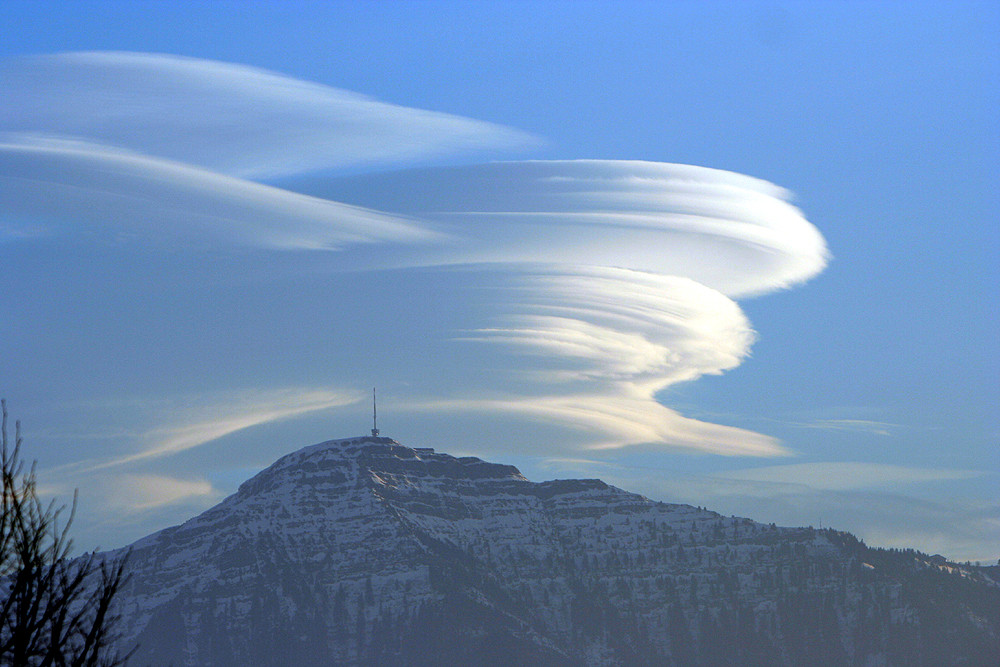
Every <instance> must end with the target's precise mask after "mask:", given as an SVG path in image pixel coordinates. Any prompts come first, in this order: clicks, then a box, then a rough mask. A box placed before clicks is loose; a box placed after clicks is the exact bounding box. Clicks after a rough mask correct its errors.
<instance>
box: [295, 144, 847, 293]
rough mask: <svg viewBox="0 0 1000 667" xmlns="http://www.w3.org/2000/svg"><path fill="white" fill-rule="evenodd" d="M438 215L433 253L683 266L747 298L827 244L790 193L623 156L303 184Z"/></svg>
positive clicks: (678, 272)
mask: <svg viewBox="0 0 1000 667" xmlns="http://www.w3.org/2000/svg"><path fill="white" fill-rule="evenodd" d="M304 188H305V189H306V190H307V191H309V192H313V193H315V194H319V195H321V196H332V197H334V198H349V199H350V198H358V200H359V201H362V202H368V203H369V204H371V205H374V204H375V203H376V202H377V203H378V207H379V208H380V209H382V210H391V211H396V212H400V213H407V214H411V215H414V216H418V217H421V218H424V219H428V220H434V221H436V222H438V223H440V224H442V225H446V227H445V228H446V229H447V230H449V231H451V232H452V233H454V235H455V236H457V237H459V238H461V239H462V240H463V242H462V243H461V244H455V245H449V246H443V247H441V249H440V250H439V251H437V252H435V251H434V250H429V251H428V252H427V253H426V255H427V258H428V261H431V260H433V261H439V262H553V261H557V262H559V263H561V264H570V265H593V266H613V267H621V268H628V269H634V270H637V271H645V272H650V273H655V274H660V275H672V276H683V277H686V278H690V279H692V280H694V281H697V282H699V283H702V284H703V285H706V286H707V287H711V288H713V289H715V290H718V291H720V292H722V293H724V294H726V295H729V296H733V297H737V296H748V295H753V294H761V293H764V292H768V291H771V290H774V289H780V288H784V287H789V286H791V285H794V284H796V283H799V282H802V281H804V280H807V279H809V278H811V277H813V276H815V275H816V274H817V273H818V272H819V271H821V270H822V269H823V267H824V266H825V265H826V262H827V258H828V252H827V248H826V243H825V241H824V240H823V237H822V235H821V234H820V233H819V231H818V230H817V229H816V228H815V227H814V226H813V225H812V224H810V223H809V222H808V221H807V220H806V219H805V218H804V217H803V215H802V212H801V211H799V210H798V209H797V208H796V207H795V206H793V205H792V204H790V203H789V201H788V199H789V194H788V192H787V191H785V190H783V189H782V188H779V187H777V186H775V185H772V184H771V183H768V182H766V181H762V180H760V179H756V178H751V177H749V176H743V175H741V174H736V173H733V172H728V171H722V170H719V169H708V168H705V167H695V166H691V165H683V164H665V163H659V162H638V161H625V160H569V161H565V160H564V161H534V162H502V163H494V164H486V165H475V166H468V167H460V168H437V169H422V170H410V171H404V172H398V173H394V174H369V175H365V176H358V177H354V178H350V179H341V180H339V181H329V180H327V181H314V182H307V183H306V185H305V186H304Z"/></svg>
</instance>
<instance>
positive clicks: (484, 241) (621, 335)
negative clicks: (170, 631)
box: [0, 53, 827, 508]
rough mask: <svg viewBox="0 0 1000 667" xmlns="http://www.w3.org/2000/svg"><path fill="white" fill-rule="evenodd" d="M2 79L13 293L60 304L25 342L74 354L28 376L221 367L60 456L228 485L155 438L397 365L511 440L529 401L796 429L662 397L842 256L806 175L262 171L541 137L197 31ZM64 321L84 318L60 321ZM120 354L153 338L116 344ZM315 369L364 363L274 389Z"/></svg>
mask: <svg viewBox="0 0 1000 667" xmlns="http://www.w3.org/2000/svg"><path fill="white" fill-rule="evenodd" d="M0 86H2V88H3V90H4V92H5V94H4V96H3V98H2V99H0V208H2V210H3V214H2V217H0V233H3V234H4V235H5V236H4V237H2V238H3V240H5V241H6V243H4V244H3V245H0V252H4V253H8V255H7V256H6V257H5V259H8V260H11V261H12V262H13V264H9V265H16V266H18V267H22V270H25V271H28V272H29V273H30V272H31V271H37V272H38V273H37V275H34V276H32V275H29V276H26V277H25V276H18V277H17V279H15V278H8V283H9V284H7V285H6V286H5V287H7V288H8V292H9V293H11V297H12V301H11V302H10V303H11V304H15V303H27V302H30V303H31V304H34V305H33V306H32V308H30V309H28V311H29V314H30V317H29V318H26V319H28V320H29V321H28V322H27V323H26V324H25V328H24V329H23V330H17V331H14V330H11V331H10V332H9V333H10V334H11V335H10V336H9V337H8V340H12V341H14V343H13V344H14V345H15V347H16V352H17V353H18V354H19V356H20V357H21V358H23V359H34V360H36V362H37V363H38V364H51V363H52V362H51V361H50V360H51V359H53V358H60V359H66V360H68V363H67V365H65V366H64V367H62V370H60V368H59V365H58V364H52V365H51V366H48V365H46V366H45V368H46V370H50V371H52V375H53V377H52V380H51V386H50V387H49V389H48V390H46V389H45V381H44V379H42V380H39V379H38V378H37V377H36V376H32V378H31V382H34V383H35V385H38V386H41V389H39V391H42V392H43V393H44V392H45V391H51V392H55V391H57V385H58V383H59V382H60V378H58V377H56V376H57V375H58V373H59V372H63V373H64V374H70V373H74V374H75V375H73V383H74V386H83V387H84V388H85V389H86V390H87V391H90V390H91V388H93V391H95V392H100V391H108V389H107V387H109V386H116V385H117V383H125V384H127V388H125V389H123V390H122V391H125V392H127V394H126V395H133V396H139V397H142V396H163V395H164V394H165V393H166V395H169V390H165V389H163V388H162V386H163V385H164V384H165V383H167V382H169V384H170V386H172V387H174V388H175V389H174V390H175V391H178V390H177V389H176V388H177V387H186V388H189V389H190V388H192V387H199V386H202V385H205V386H211V388H212V389H211V391H213V392H216V393H209V394H207V395H206V396H205V398H204V399H203V401H202V403H203V405H202V406H201V409H200V410H195V411H191V410H186V411H171V412H170V413H169V414H162V415H160V416H159V417H158V421H155V422H148V420H147V421H145V422H143V423H141V424H139V425H138V426H135V425H134V424H136V422H137V421H142V420H136V419H131V420H130V419H129V418H127V417H126V416H122V415H120V416H118V417H117V418H118V419H119V420H120V423H118V424H115V425H112V424H106V425H105V427H106V429H107V431H108V432H132V433H134V437H131V438H124V439H125V440H129V442H128V443H127V444H125V445H123V447H122V449H121V450H120V451H119V450H115V451H113V452H105V453H104V454H103V455H97V454H94V453H93V451H91V452H89V453H88V455H87V456H79V457H78V458H77V460H76V463H75V464H73V465H71V466H69V467H67V468H64V469H62V471H61V472H58V471H57V472H58V474H59V475H62V478H65V479H66V480H69V479H70V478H71V477H72V475H74V474H75V475H85V474H86V475H94V474H100V475H104V476H108V475H112V476H113V475H114V474H119V473H115V471H121V472H120V474H119V477H120V476H121V475H127V476H128V478H127V479H125V478H122V479H124V481H123V484H125V486H127V487H128V488H130V489H132V490H133V491H136V493H133V492H131V491H130V492H129V494H130V495H129V494H127V495H129V497H130V498H132V497H133V496H134V498H133V500H130V501H128V502H130V503H131V506H133V507H135V508H154V507H163V506H167V505H171V504H172V503H175V502H179V500H181V499H184V498H188V499H192V498H193V499H202V500H204V499H206V498H209V497H213V496H212V494H213V493H214V491H213V490H212V487H211V486H210V485H208V483H207V482H205V481H204V478H203V476H202V475H201V474H199V471H197V470H194V469H175V470H173V474H172V475H163V471H162V470H160V469H159V468H158V467H157V466H161V465H163V463H164V461H166V460H178V459H181V458H184V457H189V458H192V460H194V458H196V456H197V455H196V453H195V451H194V450H199V451H200V450H202V449H203V448H202V447H201V446H202V445H204V444H206V443H208V442H213V441H219V440H220V439H221V440H224V439H225V436H227V435H230V434H232V433H235V432H237V431H240V430H244V429H249V428H250V427H254V426H257V427H260V426H263V425H266V424H269V423H273V422H276V421H286V422H287V421H292V420H299V421H302V420H307V419H309V418H310V416H311V415H314V414H316V413H321V412H323V411H324V410H331V409H333V408H336V407H339V406H344V405H350V404H352V403H353V402H355V401H357V400H358V398H359V397H361V396H363V395H365V394H363V393H360V392H359V391H358V390H357V389H356V388H357V387H359V386H367V385H368V384H369V382H370V381H373V380H374V381H381V380H386V381H388V382H390V383H392V382H395V383H396V385H395V394H396V397H397V401H396V405H397V407H398V409H399V410H400V412H403V411H408V412H409V414H413V415H418V414H423V415H427V414H431V413H434V414H438V415H442V416H444V417H447V418H448V419H453V418H457V419H463V420H465V421H467V422H472V423H475V422H476V421H477V420H480V419H484V418H485V419H494V420H495V419H499V420H500V421H501V422H502V429H501V431H498V432H502V433H504V435H503V437H504V439H506V434H507V433H509V432H510V431H511V429H513V428H514V425H515V424H522V425H523V424H528V425H539V426H544V427H545V428H548V429H550V431H549V432H550V433H552V432H554V431H558V432H560V433H561V434H562V435H561V437H553V438H551V439H549V440H547V444H546V445H544V447H547V448H548V450H549V451H550V453H559V454H560V455H566V456H569V455H571V454H572V453H573V452H578V451H579V450H581V449H584V448H590V449H591V450H595V451H596V450H608V449H613V448H620V447H624V446H627V445H639V444H641V445H646V446H655V447H672V448H678V449H680V450H683V451H689V452H707V453H712V454H721V455H730V456H778V455H783V454H788V453H789V452H788V451H787V450H786V449H785V448H784V447H783V446H782V445H781V443H780V442H778V441H777V440H776V439H774V438H772V437H769V436H767V435H763V434H758V433H753V432H750V431H746V430H743V429H738V428H734V427H731V426H727V425H720V424H712V423H708V422H704V421H699V420H696V419H692V418H690V417H686V416H684V415H682V414H680V413H678V412H677V411H675V410H672V409H670V408H669V407H667V406H665V405H663V404H662V403H661V402H660V401H658V400H657V396H658V395H660V392H662V390H663V389H665V388H667V387H670V386H672V385H675V384H677V383H680V382H688V381H692V380H696V379H697V378H699V377H701V376H704V375H706V374H719V373H723V372H725V371H727V370H729V369H732V368H734V367H736V366H738V365H739V364H740V363H741V362H742V361H743V360H744V359H745V358H746V357H747V355H748V354H749V353H750V349H751V346H752V344H753V341H754V339H755V334H754V332H753V330H752V328H751V325H750V323H749V322H748V321H747V318H746V317H745V315H744V314H743V312H742V311H741V309H740V307H739V305H738V303H737V302H736V299H739V298H743V297H748V296H753V295H759V294H764V293H767V292H769V291H773V290H778V289H784V288H787V287H790V286H794V285H796V284H799V283H801V282H803V281H806V280H808V279H809V278H811V277H812V276H814V275H816V274H817V273H818V272H819V271H821V270H822V269H823V267H824V266H825V263H826V261H827V250H826V245H825V242H824V240H823V237H822V236H821V234H820V233H819V232H818V231H817V230H816V229H815V227H813V225H812V224H810V223H809V222H808V221H807V220H806V219H805V218H804V216H803V214H802V212H801V211H799V209H798V208H796V207H795V206H794V205H793V204H791V203H790V196H789V194H788V193H787V192H786V191H785V190H783V189H782V188H780V187H777V186H775V185H772V184H770V183H767V182H765V181H761V180H759V179H755V178H751V177H748V176H743V175H740V174H735V173H732V172H727V171H722V170H718V169H708V168H704V167H695V166H689V165H677V164H666V163H655V162H638V161H618V160H562V161H522V162H500V163H490V164H482V165H473V166H464V167H455V168H418V169H411V170H408V171H402V172H395V173H382V174H367V175H363V176H359V175H355V176H350V177H346V176H342V177H333V176H324V177H322V178H317V177H315V176H314V177H312V178H311V180H299V181H289V182H290V183H292V184H293V185H289V186H287V187H288V188H291V187H293V186H294V191H293V190H292V189H285V188H278V187H275V186H274V185H270V184H265V183H262V182H258V181H257V180H251V179H263V178H269V177H274V176H279V175H281V176H288V175H291V174H307V173H308V172H314V171H316V170H330V169H342V168H351V169H357V168H359V167H363V166H369V167H370V166H372V165H387V164H393V165H396V164H398V165H405V164H406V163H408V162H411V161H420V160H427V159H431V158H439V157H440V156H444V155H451V154H455V153H458V152H466V151H470V150H481V149H491V150H496V149H508V148H514V147H524V146H527V145H529V144H531V142H532V139H531V138H530V137H528V136H527V135H526V134H524V133H521V132H518V131H516V130H511V129H508V128H502V127H498V126H495V125H491V124H489V123H482V122H479V121H475V120H470V119H463V118H458V117H455V116H450V115H446V114H441V113H436V112H429V111H421V110H417V109H408V108H404V107H399V106H394V105H390V104H385V103H382V102H378V101H375V100H371V99H368V98H365V97H362V96H359V95H355V94H353V93H348V92H345V91H340V90H337V89H334V88H330V87H327V86H323V85H320V84H314V83H308V82H302V81H297V80H294V79H290V78H287V77H283V76H281V75H277V74H273V73H269V72H263V71H260V70H256V69H252V68H248V67H242V66H238V65H231V64H225V63H214V62H209V61H202V60H193V59H185V58H178V57H173V56H162V55H151V54H123V53H84V54H66V55H59V56H46V57H39V58H29V59H22V60H19V61H14V62H11V63H8V64H6V65H5V66H3V68H2V70H0ZM32 238H34V239H37V238H43V239H44V238H51V239H63V240H68V241H69V242H68V243H63V244H61V245H60V244H58V243H53V244H46V243H44V242H43V243H26V242H24V240H25V239H32ZM67 248H69V250H68V249H67ZM108 248H113V250H112V251H109V250H108ZM139 249H141V258H142V259H139V260H135V259H128V258H130V257H131V255H130V253H133V252H134V251H137V250H139ZM205 249H210V250H212V251H213V252H210V253H204V252H202V251H204V250H205ZM220 249H221V250H223V251H229V250H231V249H239V250H240V251H246V252H248V253H250V254H248V255H247V256H248V257H250V259H245V260H241V261H224V260H223V259H220V258H221V257H223V256H224V254H225V253H218V252H215V251H218V250H220ZM330 250H333V251H336V252H318V251H330ZM289 251H295V252H289ZM32 253H34V254H32ZM39 259H41V260H42V261H36V260H39ZM234 268H236V269H238V270H239V272H240V274H239V276H238V277H236V278H234V276H233V275H232V271H233V270H234ZM51 271H55V272H56V274H57V275H55V276H53V274H52V273H51ZM59 272H62V273H61V274H60V273H59ZM60 275H62V276H64V279H62V278H60ZM276 276H280V278H276ZM79 303H85V304H86V306H85V307H83V306H80V307H77V304H79ZM67 304H69V312H71V313H72V314H73V317H72V318H71V319H68V316H67V314H66V311H63V310H59V309H60V308H66V307H67ZM5 308H8V309H9V311H5V313H4V314H5V315H12V314H13V313H21V312H22V311H21V310H16V309H15V308H14V306H13V305H8V306H5ZM47 309H48V310H47ZM14 319H16V318H15V317H5V318H4V320H5V321H8V322H9V321H12V320H14ZM67 321H71V322H72V335H64V336H61V337H59V338H58V339H57V340H53V339H52V338H51V336H52V334H51V333H50V332H51V331H52V330H54V328H58V327H53V324H55V325H58V324H59V323H60V322H67ZM32 327H34V328H32ZM55 349H58V352H59V355H54V354H53V351H54V350H55ZM60 355H61V356H60ZM80 355H84V358H86V359H93V360H95V361H94V363H92V364H80V363H78V362H77V359H78V358H80ZM119 359H131V360H138V361H137V362H136V363H133V364H131V365H130V366H129V367H127V368H120V367H119V368H117V370H116V362H118V360H119ZM96 360H100V361H101V362H102V363H98V362H97V361H96ZM3 363H4V364H5V367H3V368H0V371H4V375H5V376H6V377H7V378H8V379H9V381H13V382H17V381H24V382H28V381H29V380H28V377H29V374H30V371H29V370H25V369H26V368H27V366H19V365H18V364H17V363H14V362H9V361H7V360H4V362H3ZM209 368H211V369H212V370H209ZM83 369H86V372H84V370H83ZM143 369H146V370H145V373H144V370H143ZM87 372H89V373H92V374H93V376H89V375H87V374H86V373H87ZM123 374H124V375H126V376H127V380H122V379H121V376H122V375H123ZM248 378H250V380H248ZM248 381H251V382H252V383H253V384H254V386H253V387H251V388H250V389H249V390H248V389H247V382H248ZM35 385H33V386H35ZM289 385H293V386H297V387H329V386H331V385H334V386H338V387H351V388H352V389H349V390H337V391H332V390H325V389H319V390H295V391H284V392H283V391H280V390H276V389H274V388H275V387H284V386H289ZM205 391H208V389H206V390H205ZM241 391H242V392H243V393H240V392H241ZM234 392H235V393H234ZM119 395H120V394H119ZM233 396H236V398H235V399H234V398H233ZM95 398H97V399H100V398H101V396H99V395H98V396H96V397H95ZM122 410H123V411H128V410H129V408H128V407H127V406H126V407H123V408H122ZM133 412H134V411H133ZM129 423H131V424H133V427H132V428H131V429H128V428H125V427H124V426H123V424H129ZM95 430H98V431H100V430H101V429H95ZM329 435H343V434H342V433H331V434H329ZM499 437H500V436H498V438H499ZM122 441H123V439H122V438H117V439H116V442H119V443H120V442H122ZM288 444H289V443H282V444H281V445H279V447H280V449H278V450H276V451H275V452H274V454H275V455H277V454H280V453H281V452H282V451H283V449H284V447H286V446H288ZM291 444H296V443H294V442H293V443H291ZM297 444H301V443H297ZM483 444H484V446H490V445H491V443H489V442H487V443H483ZM515 444H517V443H515ZM520 444H521V445H527V444H529V443H528V442H522V443H520ZM530 444H532V445H533V446H539V445H538V443H536V442H531V443H530ZM594 455H596V453H595V454H594ZM182 468H183V466H182ZM97 471H100V472H99V473H98V472H97ZM109 479H110V477H109ZM128 485H131V486H128ZM123 488H124V487H123ZM142 489H145V490H147V491H149V493H147V494H146V496H142V494H138V495H137V493H138V490H142ZM140 496H141V497H140ZM121 502H125V501H121ZM119 504H121V503H119Z"/></svg>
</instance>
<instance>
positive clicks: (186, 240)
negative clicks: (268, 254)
mask: <svg viewBox="0 0 1000 667" xmlns="http://www.w3.org/2000/svg"><path fill="white" fill-rule="evenodd" d="M0 186H2V187H0V207H2V208H3V210H4V216H5V219H6V224H3V221H0V232H2V231H4V228H6V233H7V234H8V235H17V236H39V235H49V234H53V233H55V234H62V235H70V236H73V237H76V238H78V239H80V240H81V241H86V240H89V241H96V242H99V243H112V242H118V243H120V242H123V241H138V242H142V243H147V244H154V245H160V246H168V247H177V246H187V247H189V248H204V247H218V246H225V247H228V246H231V245H243V246H252V247H266V248H282V249H328V250H330V249H338V248H343V247H345V246H351V245H357V244H369V243H379V242H383V243H384V242H393V243H414V242H421V241H428V240H430V239H434V238H435V237H438V236H440V234H437V233H435V232H434V231H432V230H431V229H429V228H428V227H427V226H426V225H421V224H418V223H417V222H415V221H412V220H406V219H404V218H402V217H399V216H390V215H386V214H383V213H379V212H377V211H372V210H369V209H364V208H360V207H356V206H349V205H346V204H341V203H338V202H333V201H329V200H326V199H319V198H316V197H308V196H306V195H301V194H297V193H293V192H289V191H287V190H282V189H280V188H275V187H271V186H268V185H263V184H260V183H254V182H251V181H246V180H242V179H239V178H234V177H231V176H226V175H224V174H219V173H216V172H213V171H209V170H206V169H203V168H201V167H196V166H192V165H188V164H184V163H180V162H175V161H170V160H165V159H162V158H159V157H151V156H148V155H142V154H139V153H135V152H132V151H129V150H124V149H121V148H115V147H111V146H105V145H100V144H94V143H91V142H88V141H83V140H79V139H66V138H60V137H51V136H43V135H37V134H16V133H3V134H0ZM86 237H89V239H88V238H86Z"/></svg>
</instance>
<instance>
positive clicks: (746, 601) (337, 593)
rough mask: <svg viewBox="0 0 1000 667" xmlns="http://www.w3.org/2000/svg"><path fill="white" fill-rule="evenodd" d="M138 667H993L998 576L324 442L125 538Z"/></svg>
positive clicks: (590, 483)
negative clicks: (196, 509)
mask: <svg viewBox="0 0 1000 667" xmlns="http://www.w3.org/2000/svg"><path fill="white" fill-rule="evenodd" d="M130 564H131V571H132V578H131V580H130V582H129V584H128V586H127V587H126V588H125V589H124V590H123V592H122V594H121V597H120V600H119V611H120V612H121V613H122V614H123V616H124V620H125V630H126V632H127V636H126V637H125V640H124V642H123V644H124V645H126V646H128V645H132V644H134V643H136V642H138V643H139V646H140V649H139V651H138V652H137V653H136V655H135V657H134V659H133V664H139V665H144V664H148V663H152V664H177V665H182V664H184V665H234V666H235V665H290V664H296V665H311V664H327V665H328V664H372V665H393V664H401V665H403V664H406V665H442V664H505V665H521V664H524V665H527V664H532V665H619V664H620V665H643V664H650V665H654V664H655V665H663V664H681V665H691V664H705V665H722V664H760V665H780V664H795V665H821V664H831V665H843V664H859V665H880V664H913V665H948V664H954V665H958V664H963V665H978V664H983V665H996V664H997V656H998V655H1000V639H998V637H1000V585H998V579H1000V577H997V576H996V574H995V572H994V570H995V568H961V567H958V566H955V565H954V564H948V563H941V562H938V561H935V560H933V559H931V558H929V557H926V556H924V555H922V554H919V553H917V552H912V551H908V552H898V551H881V550H873V549H868V548H866V547H865V546H864V545H863V544H861V543H860V542H858V541H857V540H856V539H855V538H854V537H853V536H851V535H849V534H847V533H841V532H837V531H832V530H824V531H817V530H813V529H811V528H779V527H775V526H773V525H770V526H768V525H764V524H759V523H756V522H753V521H750V520H749V519H742V518H735V517H723V516H721V515H719V514H716V513H714V512H710V511H707V510H701V509H696V508H694V507H691V506H687V505H670V504H664V503H657V502H653V501H650V500H648V499H646V498H643V497H642V496H639V495H636V494H632V493H628V492H625V491H622V490H621V489H617V488H615V487H612V486H609V485H607V484H605V483H603V482H601V481H599V480H563V481H553V482H543V483H534V482H529V481H528V480H526V479H525V478H524V477H523V476H522V475H521V474H520V473H519V472H518V471H517V469H516V468H514V467H512V466H506V465H498V464H493V463H487V462H484V461H481V460H480V459H477V458H472V457H466V458H455V457H452V456H449V455H447V454H441V453H436V452H434V451H433V450H431V449H411V448H408V447H405V446H402V445H400V444H399V443H397V442H395V441H393V440H391V439H389V438H369V437H365V438H354V439H347V440H334V441H330V442H325V443H322V444H319V445H314V446H311V447H307V448H305V449H302V450H300V451H298V452H295V453H292V454H289V455H287V456H285V457H283V458H281V459H279V460H278V461H277V462H275V463H274V464H273V465H272V466H271V467H270V468H268V469H266V470H264V471H263V472H261V473H260V474H258V475H257V476H255V477H254V478H253V479H251V480H249V481H247V482H245V483H244V484H243V485H242V486H241V487H240V489H239V491H238V492H237V493H236V494H234V495H233V496H230V497H229V498H227V499H226V500H225V501H223V502H222V503H220V504H219V505H217V506H216V507H214V508H212V509H210V510H208V511H207V512H205V513H203V514H201V515H200V516H198V517H195V518H194V519H191V520H190V521H188V522H186V523H184V524H183V525H180V526H176V527H173V528H168V529H166V530H163V531H161V532H159V533H155V534H153V535H151V536H149V537H147V538H144V539H142V540H140V541H139V542H137V543H135V544H134V545H133V547H132V555H131V560H130Z"/></svg>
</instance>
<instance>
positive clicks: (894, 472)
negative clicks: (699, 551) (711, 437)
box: [718, 461, 985, 491]
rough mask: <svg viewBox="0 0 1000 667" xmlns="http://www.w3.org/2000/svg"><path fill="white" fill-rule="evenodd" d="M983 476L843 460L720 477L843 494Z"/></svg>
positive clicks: (765, 469)
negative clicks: (851, 490) (899, 485)
mask: <svg viewBox="0 0 1000 667" xmlns="http://www.w3.org/2000/svg"><path fill="white" fill-rule="evenodd" d="M984 474H985V473H984V472H983V471H981V470H960V469H950V468H915V467H908V466H900V465H891V464H885V463H862V462H855V461H842V462H823V463H793V464H788V465H780V466H767V467H761V468H747V469H744V470H735V471H731V472H726V473H720V474H719V475H718V476H720V477H726V478H728V479H736V480H746V481H751V482H772V483H776V484H792V485H800V486H808V487H810V488H813V489H820V490H831V491H832V490H841V491H843V490H849V489H870V488H880V487H886V486H891V485H894V484H909V483H916V482H939V481H948V480H956V479H971V478H973V477H981V476H982V475H984Z"/></svg>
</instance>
